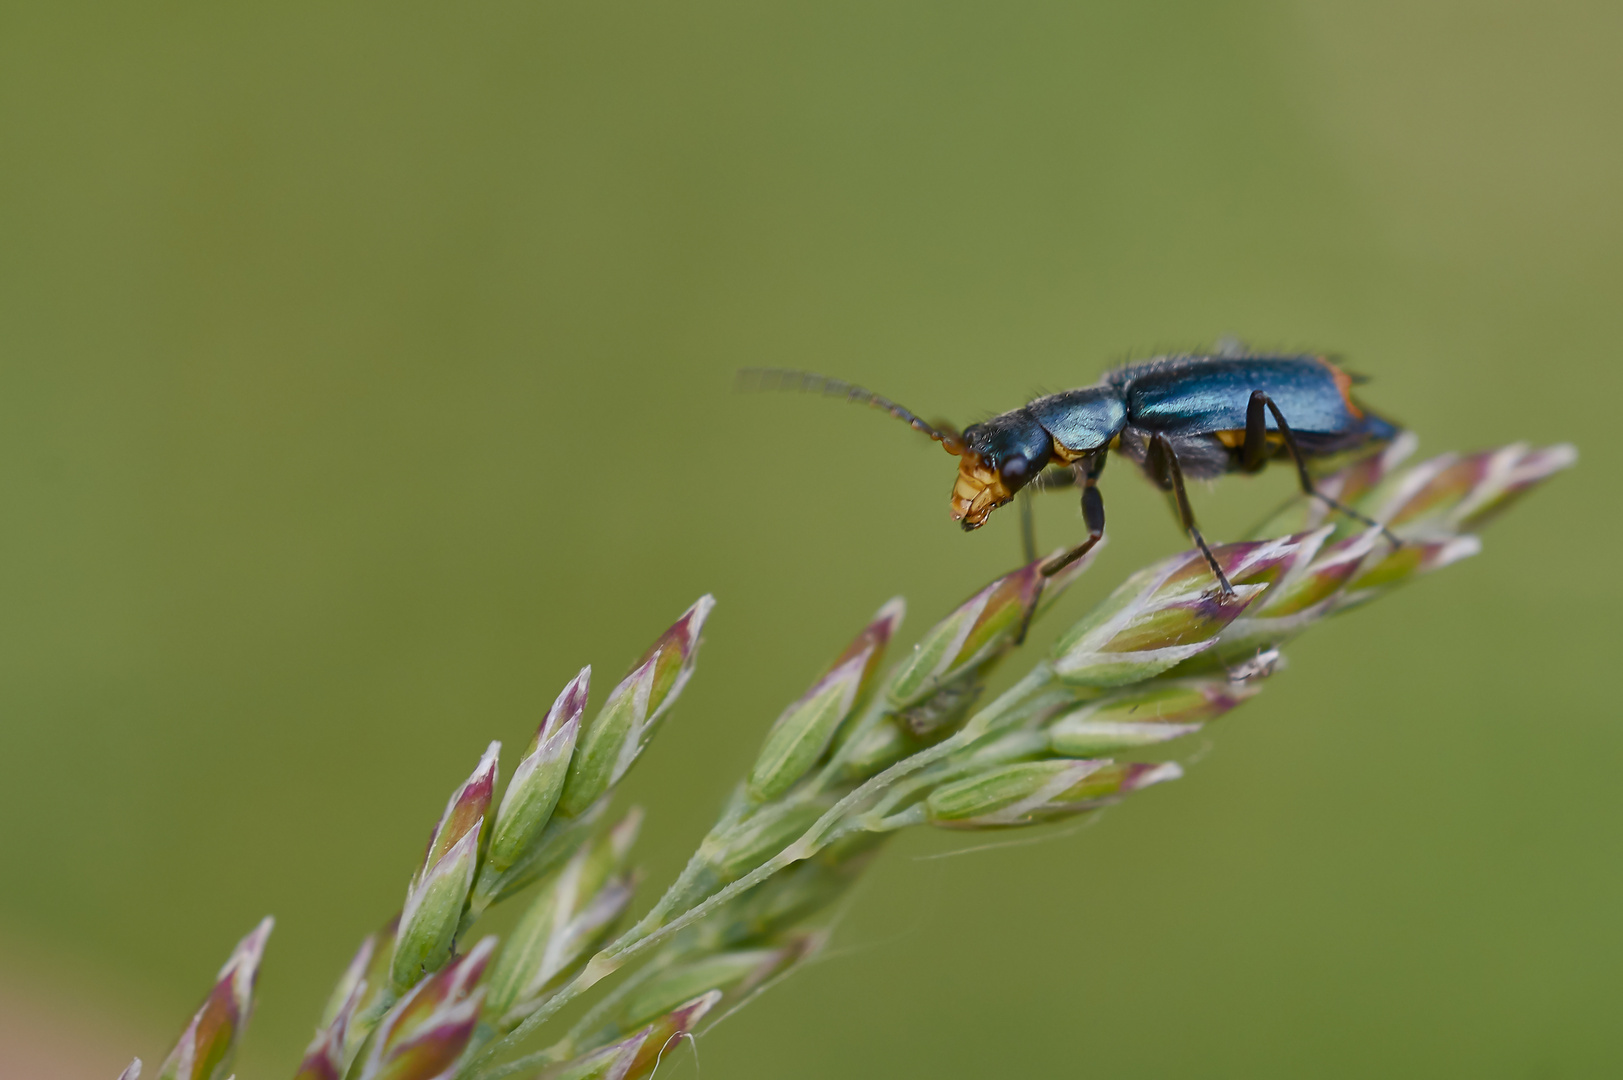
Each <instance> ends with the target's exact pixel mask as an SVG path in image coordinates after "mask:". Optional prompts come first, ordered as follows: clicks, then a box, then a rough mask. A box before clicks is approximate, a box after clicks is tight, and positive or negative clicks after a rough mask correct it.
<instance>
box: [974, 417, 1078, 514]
mask: <svg viewBox="0 0 1623 1080" xmlns="http://www.w3.org/2000/svg"><path fill="white" fill-rule="evenodd" d="M1053 453H1054V442H1053V439H1051V438H1050V437H1049V434H1048V432H1047V431H1045V430H1043V426H1042V425H1041V424H1039V423H1037V420H1036V418H1035V417H1033V416H1032V415H1031V414H1030V413H1028V412H1026V410H1024V409H1016V410H1014V411H1013V412H1007V413H1004V414H1003V415H1002V416H994V417H992V419H990V420H988V421H986V422H985V423H984V424H973V425H971V426H970V427H968V428H966V429H965V430H964V445H963V452H962V454H961V456H960V458H959V461H958V481H957V483H955V484H953V487H952V519H953V520H954V521H957V522H960V523H962V524H963V527H964V531H966V532H967V531H969V530H970V529H978V528H980V527H981V526H982V525H984V524H986V519H987V517H988V516H989V515H990V514H991V513H992V511H993V510H996V509H997V508H998V507H1000V506H1002V505H1003V504H1004V503H1006V502H1008V501H1009V500H1010V499H1012V498H1014V493H1015V492H1017V491H1019V490H1020V489H1021V488H1023V487H1025V486H1026V485H1027V484H1029V483H1031V481H1033V480H1035V479H1036V478H1037V474H1038V473H1040V472H1042V471H1043V469H1044V468H1045V467H1046V466H1047V465H1048V463H1049V461H1050V459H1051V458H1052V457H1053Z"/></svg>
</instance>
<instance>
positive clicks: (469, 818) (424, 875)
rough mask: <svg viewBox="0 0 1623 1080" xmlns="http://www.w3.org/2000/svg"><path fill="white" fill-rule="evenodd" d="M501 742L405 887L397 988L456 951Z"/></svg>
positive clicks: (464, 789)
mask: <svg viewBox="0 0 1623 1080" xmlns="http://www.w3.org/2000/svg"><path fill="white" fill-rule="evenodd" d="M500 753H501V743H498V742H493V743H491V744H490V747H489V749H487V750H486V751H485V754H484V756H483V757H481V758H480V759H479V764H478V766H476V767H475V768H474V770H473V775H472V776H470V777H468V779H467V780H466V781H464V782H463V784H462V786H461V787H459V788H457V790H456V792H455V793H453V794H452V796H451V798H450V801H449V802H447V803H446V804H445V813H444V814H443V815H442V816H441V817H440V821H439V824H438V825H436V826H435V827H434V832H433V835H431V836H430V837H429V839H428V851H427V853H426V854H425V855H424V856H423V861H422V864H421V866H419V867H418V869H417V872H416V873H415V874H413V875H412V879H411V885H410V886H409V887H408V888H407V889H406V903H405V906H404V907H403V908H401V911H400V929H399V933H398V935H397V936H396V939H395V948H394V960H393V962H392V964H391V966H390V977H391V979H392V980H393V983H394V988H395V990H396V991H397V992H399V991H403V990H405V989H407V988H408V987H411V986H413V985H415V984H416V982H417V980H419V979H421V978H422V977H423V976H424V975H426V974H429V973H430V972H432V971H435V970H437V969H438V968H439V966H440V965H441V964H443V963H445V961H446V959H447V958H449V957H450V955H451V944H452V942H453V940H454V939H455V937H456V932H457V927H458V926H459V925H460V923H461V920H462V909H463V905H464V904H465V903H466V902H467V899H468V891H469V889H471V888H472V887H473V875H474V871H475V870H477V869H478V865H479V856H480V848H481V840H482V838H483V836H484V835H485V828H484V826H485V817H486V815H487V813H488V812H489V810H490V802H491V798H492V796H493V795H494V793H495V789H496V768H497V765H496V761H497V757H498V756H499V755H500Z"/></svg>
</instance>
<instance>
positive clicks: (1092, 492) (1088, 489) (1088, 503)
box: [1043, 451, 1105, 577]
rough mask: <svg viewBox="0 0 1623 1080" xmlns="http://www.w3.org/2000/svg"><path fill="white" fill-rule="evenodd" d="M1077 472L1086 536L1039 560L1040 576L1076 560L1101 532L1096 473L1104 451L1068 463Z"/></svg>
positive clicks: (1101, 466) (1102, 523)
mask: <svg viewBox="0 0 1623 1080" xmlns="http://www.w3.org/2000/svg"><path fill="white" fill-rule="evenodd" d="M1072 468H1073V469H1074V470H1075V471H1076V472H1078V473H1080V476H1079V477H1078V480H1079V481H1080V483H1081V485H1082V522H1083V524H1085V525H1086V526H1087V527H1088V538H1087V539H1086V540H1084V541H1082V542H1081V543H1080V544H1078V545H1077V546H1076V547H1074V548H1072V549H1071V550H1070V551H1067V552H1066V553H1065V554H1063V555H1060V556H1058V557H1057V558H1054V559H1051V560H1050V561H1048V562H1046V563H1044V564H1043V577H1053V576H1054V575H1055V574H1057V573H1059V572H1060V571H1061V570H1063V569H1065V568H1066V567H1067V566H1070V565H1071V564H1072V563H1074V562H1076V560H1078V559H1080V558H1081V557H1082V556H1084V555H1086V554H1087V553H1088V552H1090V551H1092V550H1093V548H1094V545H1095V544H1097V543H1098V542H1099V541H1100V540H1102V539H1103V538H1104V535H1105V500H1104V496H1102V495H1100V494H1099V486H1098V485H1099V474H1100V473H1101V472H1103V471H1104V468H1105V454H1104V452H1103V451H1100V452H1099V453H1098V454H1095V455H1094V456H1092V457H1091V458H1087V459H1085V460H1084V461H1083V462H1082V463H1080V464H1078V465H1074V466H1072Z"/></svg>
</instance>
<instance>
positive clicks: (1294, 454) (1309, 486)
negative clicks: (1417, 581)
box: [1240, 390, 1403, 547]
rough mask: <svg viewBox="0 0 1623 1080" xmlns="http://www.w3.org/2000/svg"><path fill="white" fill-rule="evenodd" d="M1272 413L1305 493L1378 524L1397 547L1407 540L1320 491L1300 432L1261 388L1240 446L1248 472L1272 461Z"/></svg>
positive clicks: (1254, 394) (1242, 464)
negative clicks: (1298, 441)
mask: <svg viewBox="0 0 1623 1080" xmlns="http://www.w3.org/2000/svg"><path fill="white" fill-rule="evenodd" d="M1268 413H1273V414H1274V423H1276V424H1278V425H1279V436H1280V438H1281V439H1283V440H1284V442H1285V449H1286V450H1289V451H1290V455H1291V461H1292V462H1293V463H1294V464H1295V465H1296V478H1297V479H1298V480H1299V481H1300V482H1301V485H1302V494H1304V495H1306V496H1307V497H1308V498H1310V499H1318V500H1319V501H1320V502H1322V503H1324V505H1326V506H1328V507H1329V508H1330V509H1332V510H1336V511H1339V512H1340V513H1343V514H1346V515H1347V516H1348V517H1350V518H1352V519H1353V520H1354V521H1362V522H1363V523H1364V524H1365V525H1371V526H1374V527H1375V528H1377V529H1380V530H1381V535H1383V536H1385V537H1386V539H1387V540H1388V541H1389V542H1390V543H1391V544H1392V546H1393V547H1401V546H1402V545H1403V541H1401V540H1399V539H1398V538H1397V537H1396V536H1394V535H1392V530H1391V529H1388V528H1387V527H1386V526H1385V525H1383V524H1381V523H1380V522H1379V521H1376V520H1375V519H1374V518H1372V517H1369V516H1367V515H1365V514H1361V513H1359V512H1358V511H1357V510H1354V509H1353V508H1352V507H1350V506H1348V505H1347V504H1346V503H1344V502H1341V501H1340V500H1339V499H1333V498H1331V497H1330V496H1328V495H1326V494H1325V493H1324V492H1322V491H1320V490H1319V489H1318V488H1317V487H1316V486H1315V485H1314V483H1313V477H1312V475H1310V474H1309V473H1308V471H1307V459H1305V458H1304V457H1303V456H1302V448H1301V447H1299V446H1297V445H1296V433H1295V432H1294V431H1292V430H1291V426H1290V424H1288V423H1286V422H1285V414H1284V413H1282V412H1280V411H1279V406H1278V405H1277V404H1275V403H1274V399H1273V398H1271V397H1269V396H1268V395H1267V394H1265V393H1263V392H1262V391H1261V390H1253V391H1252V392H1251V400H1250V401H1248V402H1247V403H1246V406H1245V443H1244V444H1243V445H1242V446H1241V447H1240V468H1242V469H1244V470H1245V471H1246V472H1256V471H1257V470H1259V469H1261V468H1262V467H1263V466H1264V465H1266V464H1267V462H1268V416H1267V414H1268Z"/></svg>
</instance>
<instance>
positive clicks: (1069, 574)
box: [885, 545, 1099, 735]
mask: <svg viewBox="0 0 1623 1080" xmlns="http://www.w3.org/2000/svg"><path fill="white" fill-rule="evenodd" d="M1098 551H1099V546H1098V545H1096V546H1095V547H1094V549H1093V551H1091V552H1089V553H1088V555H1087V556H1085V557H1084V558H1082V559H1079V560H1077V561H1076V562H1075V563H1072V564H1071V566H1069V567H1067V568H1066V569H1065V570H1064V571H1063V572H1062V573H1060V574H1056V575H1055V576H1054V577H1051V578H1045V577H1043V575H1042V566H1043V564H1044V563H1046V562H1047V561H1048V559H1047V558H1044V559H1038V560H1037V561H1036V562H1033V563H1030V564H1028V565H1026V566H1022V567H1021V568H1020V569H1018V570H1015V571H1013V572H1012V573H1008V574H1005V575H1003V576H1002V577H1000V578H998V579H996V580H995V581H993V582H991V583H990V584H989V585H987V586H986V587H985V588H983V589H981V590H980V591H979V592H977V593H976V594H975V595H973V596H971V597H970V598H969V599H968V600H965V601H964V602H963V603H962V604H960V605H958V608H957V610H955V611H954V612H953V613H952V614H950V615H948V616H947V617H946V618H945V619H942V620H941V621H940V622H938V623H936V625H935V626H933V627H931V628H930V629H929V630H928V631H927V632H926V633H925V635H924V637H923V638H921V639H920V640H919V643H918V644H917V645H914V646H913V651H912V652H911V653H910V654H909V655H908V656H907V657H906V658H904V659H903V660H902V661H901V662H900V663H899V664H897V665H896V670H895V671H893V672H892V673H891V676H890V679H889V681H888V682H887V683H886V686H885V698H886V703H887V705H888V706H889V707H890V709H891V711H893V712H894V713H896V714H897V715H899V716H900V717H902V719H903V720H904V721H905V722H906V724H907V725H908V726H909V727H911V728H912V730H913V732H914V733H915V734H920V735H922V734H926V733H931V732H938V731H940V730H942V729H944V728H946V727H947V726H948V725H950V724H951V723H952V721H954V720H956V719H957V718H959V717H960V716H961V714H962V713H963V712H964V710H965V709H966V708H967V706H968V705H969V704H971V703H972V702H973V700H974V698H975V696H976V694H977V693H978V691H979V689H980V686H981V681H982V677H983V676H984V675H985V673H986V672H987V671H988V670H989V669H990V667H991V666H992V665H993V664H994V663H996V662H997V661H998V660H999V659H1001V658H1002V657H1003V656H1004V655H1005V654H1007V653H1008V651H1009V650H1010V649H1012V648H1013V647H1014V646H1015V645H1016V644H1018V643H1019V639H1020V635H1021V633H1022V631H1024V629H1025V628H1026V625H1027V623H1028V621H1029V615H1030V613H1031V611H1032V610H1033V607H1034V605H1035V606H1036V607H1037V608H1043V607H1046V606H1047V605H1048V604H1051V603H1052V602H1053V601H1054V599H1055V598H1057V597H1058V595H1059V594H1060V593H1061V592H1063V591H1064V590H1065V589H1066V587H1068V586H1069V585H1070V583H1071V582H1073V581H1075V580H1076V578H1077V576H1078V575H1080V574H1081V573H1082V571H1083V570H1085V569H1086V568H1087V567H1088V566H1089V565H1090V564H1091V563H1092V561H1093V559H1094V557H1095V555H1096V554H1097V553H1098Z"/></svg>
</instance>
